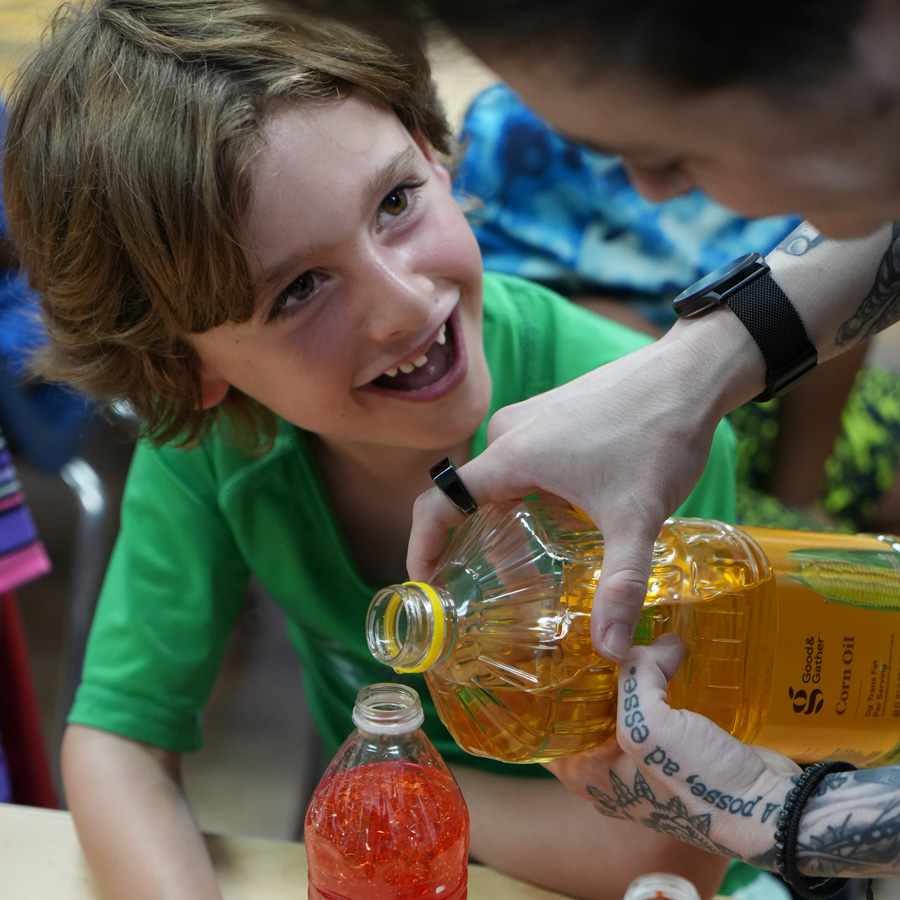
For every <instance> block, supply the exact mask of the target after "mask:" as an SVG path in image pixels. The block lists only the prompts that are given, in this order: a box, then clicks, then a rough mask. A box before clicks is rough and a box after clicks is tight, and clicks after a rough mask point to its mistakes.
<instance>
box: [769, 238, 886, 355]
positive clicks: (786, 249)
mask: <svg viewBox="0 0 900 900" xmlns="http://www.w3.org/2000/svg"><path fill="white" fill-rule="evenodd" d="M766 261H767V262H768V263H769V265H770V266H771V267H772V275H773V276H774V277H775V279H776V280H777V281H778V283H779V284H780V285H781V287H782V289H783V290H784V291H785V293H786V294H787V295H788V296H789V297H790V298H791V302H792V303H793V304H794V306H795V307H796V308H797V311H798V312H799V313H800V317H801V318H802V319H803V322H804V324H805V326H806V330H807V332H808V333H809V337H810V340H811V341H812V342H813V343H814V344H815V345H816V349H817V350H818V352H819V359H820V360H825V359H830V358H831V357H833V356H837V355H838V354H839V353H843V352H844V351H845V350H847V349H848V348H849V347H852V346H854V345H855V344H858V343H859V342H860V341H864V340H866V339H867V338H870V337H871V336H872V335H873V334H876V333H877V332H879V331H882V330H883V329H885V328H887V327H888V326H889V325H892V324H893V323H894V322H896V321H897V320H898V319H900V222H895V223H894V224H893V225H886V226H885V227H884V228H881V229H879V230H878V231H877V232H875V233H874V234H873V235H870V236H869V237H867V238H861V239H859V240H854V241H831V240H827V239H825V238H823V237H822V236H821V235H820V234H819V233H818V232H817V231H816V230H815V229H814V228H813V227H812V226H811V225H810V224H809V223H807V222H804V223H803V224H802V225H800V226H799V227H798V228H797V229H796V230H794V231H793V232H791V234H789V235H788V236H787V237H786V238H785V239H784V240H783V241H782V242H781V243H780V244H779V245H778V246H777V247H776V248H775V249H774V250H773V251H772V252H771V253H770V254H769V255H768V257H766Z"/></svg>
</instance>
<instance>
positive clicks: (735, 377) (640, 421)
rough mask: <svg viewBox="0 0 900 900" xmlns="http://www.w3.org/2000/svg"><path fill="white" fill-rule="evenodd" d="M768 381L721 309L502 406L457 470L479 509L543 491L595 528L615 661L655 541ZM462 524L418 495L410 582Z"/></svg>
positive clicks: (605, 633) (627, 636)
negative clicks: (726, 420) (727, 425)
mask: <svg viewBox="0 0 900 900" xmlns="http://www.w3.org/2000/svg"><path fill="white" fill-rule="evenodd" d="M741 359H744V360H745V362H744V364H743V368H742V366H741V364H740V360H741ZM761 382H762V362H761V356H760V355H759V351H758V350H757V349H756V346H755V345H754V344H753V343H752V340H751V339H750V338H749V335H748V334H747V331H746V329H744V328H743V326H741V324H740V322H739V321H738V319H737V317H735V316H734V315H732V313H731V312H730V311H729V310H724V315H722V313H721V312H718V311H717V312H714V313H711V314H710V315H708V316H705V317H704V318H703V319H698V320H696V321H694V322H692V323H689V324H687V323H678V324H676V325H675V326H674V327H673V328H672V330H671V331H669V332H668V334H666V335H665V336H664V337H663V338H662V339H660V340H659V341H657V342H656V343H654V344H650V345H648V346H646V347H643V348H642V349H640V350H637V351H635V352H634V353H631V354H629V355H628V356H625V357H623V358H622V359H618V360H615V361H614V362H611V363H609V364H607V365H605V366H602V367H601V368H599V369H596V370H595V371H593V372H590V373H588V374H586V375H583V376H582V377H581V378H578V379H576V380H575V381H572V382H570V383H568V384H566V385H563V386H561V387H558V388H556V389H554V390H552V391H549V392H547V393H545V394H540V395H538V396H536V397H532V398H531V399H529V400H525V401H524V402H522V403H517V404H515V405H513V406H509V407H506V408H504V409H501V410H500V411H499V412H497V413H496V414H495V415H494V417H493V418H492V419H491V422H490V426H489V429H488V442H489V446H488V448H487V449H486V450H485V452H484V453H482V454H481V455H479V456H477V457H476V458H474V459H472V460H471V461H470V462H468V463H466V464H465V465H463V466H460V467H459V474H460V477H461V478H462V479H463V481H464V482H465V484H466V487H467V488H468V490H469V493H470V494H471V495H472V497H473V498H474V499H475V501H476V502H477V503H480V504H483V503H487V502H489V501H499V500H509V499H516V498H519V497H523V496H526V495H528V494H530V493H533V492H534V491H535V490H541V491H547V492H549V493H552V494H556V495H558V496H560V497H563V498H565V499H566V500H568V501H569V502H570V503H572V504H574V505H575V506H577V507H579V508H580V509H582V510H583V511H584V512H585V513H587V514H588V515H589V516H590V517H591V518H592V519H593V521H594V522H595V523H596V524H597V526H598V528H599V529H600V530H601V532H602V533H603V536H604V541H605V550H604V559H603V567H602V572H601V576H600V580H599V582H598V585H597V592H596V596H595V602H594V607H593V619H592V637H593V641H594V645H595V646H596V648H597V650H598V651H599V652H600V653H602V654H603V655H604V656H606V657H607V658H610V659H613V660H621V659H622V658H623V657H624V655H625V653H626V652H627V651H628V648H629V646H630V644H631V637H632V634H633V632H634V627H635V625H636V623H637V619H638V616H639V614H640V610H641V606H642V604H643V602H644V598H645V596H646V593H647V581H648V578H649V574H650V560H651V553H652V549H653V543H654V541H655V539H656V537H657V535H658V534H659V531H660V529H661V528H662V525H663V522H664V521H665V520H666V518H667V517H668V516H670V515H671V514H672V513H673V512H674V510H675V509H677V508H678V506H680V505H681V503H682V502H683V501H684V500H685V498H686V497H687V495H688V494H689V493H690V491H691V489H692V488H693V487H694V485H695V484H696V482H697V480H698V478H699V477H700V475H701V474H702V472H703V468H704V466H705V464H706V461H707V458H708V456H709V450H710V445H711V443H712V438H713V434H714V432H715V428H716V425H717V424H718V422H719V420H720V419H721V417H722V416H723V415H724V414H725V413H726V412H728V411H729V410H731V409H732V408H734V406H736V405H738V404H739V403H740V402H742V401H743V400H745V399H748V398H749V397H751V396H753V394H754V393H755V392H758V391H759V390H760V389H761V386H762V384H761ZM462 519H463V517H462V515H461V514H460V513H459V512H458V511H457V510H456V509H455V507H453V505H452V504H451V503H450V502H449V501H448V500H447V499H446V498H445V497H444V496H443V494H441V493H440V492H439V491H438V490H437V489H432V490H431V491H428V492H427V493H425V494H423V495H422V496H420V497H419V498H418V500H417V501H416V503H415V506H414V509H413V527H412V535H411V538H410V544H409V553H408V557H407V568H408V571H409V574H410V576H411V577H412V578H414V579H427V578H428V577H429V576H430V575H431V574H432V572H433V570H434V566H435V563H436V562H437V559H438V557H439V556H440V553H441V551H442V549H443V547H444V544H445V542H446V539H447V533H448V531H449V530H450V529H452V528H454V527H455V526H457V525H458V524H459V523H460V522H461V521H462Z"/></svg>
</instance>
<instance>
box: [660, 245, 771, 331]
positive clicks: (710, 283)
mask: <svg viewBox="0 0 900 900" xmlns="http://www.w3.org/2000/svg"><path fill="white" fill-rule="evenodd" d="M768 271H769V267H768V265H766V262H765V260H764V259H763V257H762V254H760V253H747V254H745V255H744V256H741V257H738V258H737V259H735V260H732V261H731V262H730V263H726V264H725V265H724V266H719V268H718V269H714V270H713V271H712V272H710V273H709V275H705V276H704V277H703V278H701V279H700V280H699V281H697V282H695V283H694V284H692V285H691V286H690V287H689V288H687V289H686V290H684V291H682V292H681V293H680V294H679V295H678V296H677V297H676V298H675V300H674V301H673V304H672V305H673V306H674V307H675V312H676V313H677V314H678V315H679V316H680V317H681V318H683V319H689V318H691V317H693V316H701V315H703V313H705V312H708V311H709V310H710V309H712V308H713V307H714V306H718V305H719V304H720V303H722V302H723V301H724V300H725V298H726V297H728V296H729V295H731V294H732V293H734V292H735V291H736V290H740V288H742V287H743V286H744V285H745V284H746V283H747V282H748V281H752V280H753V279H754V278H756V277H757V276H759V275H762V274H763V273H764V272H768Z"/></svg>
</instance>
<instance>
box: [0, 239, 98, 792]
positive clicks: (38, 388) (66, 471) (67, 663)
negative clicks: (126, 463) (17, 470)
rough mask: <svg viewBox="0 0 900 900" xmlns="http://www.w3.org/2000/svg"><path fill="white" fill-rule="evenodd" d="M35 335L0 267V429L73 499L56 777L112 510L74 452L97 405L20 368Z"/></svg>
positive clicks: (19, 288) (33, 309) (23, 293)
mask: <svg viewBox="0 0 900 900" xmlns="http://www.w3.org/2000/svg"><path fill="white" fill-rule="evenodd" d="M0 235H2V221H0ZM41 340H42V330H41V327H40V323H39V318H38V313H37V303H36V300H35V297H34V295H33V293H32V292H31V290H30V289H29V287H28V285H27V284H26V281H25V278H24V277H23V275H22V274H21V273H20V272H19V271H18V270H16V269H14V268H7V269H6V270H5V271H2V272H0V429H2V431H3V434H4V435H5V437H6V440H7V442H8V443H9V446H10V449H11V450H12V452H13V454H14V455H15V457H16V458H17V460H20V461H22V462H25V463H28V464H29V465H31V466H32V467H33V468H35V469H36V470H39V471H41V472H44V473H50V474H52V475H55V476H58V477H59V478H60V480H61V482H62V483H63V484H65V485H66V487H67V489H68V490H69V491H70V492H71V495H72V496H73V498H74V500H75V504H76V525H75V530H74V533H73V537H72V540H73V546H72V575H71V580H70V582H69V585H68V600H67V604H66V615H67V621H66V624H65V629H64V634H65V643H64V646H63V648H62V659H61V661H60V671H61V678H60V685H59V689H58V706H57V709H58V713H57V722H56V724H55V728H54V732H55V733H53V734H51V735H49V736H48V737H49V740H50V745H51V752H52V754H53V760H54V765H53V768H54V771H55V772H56V773H57V777H58V753H57V751H58V748H59V742H60V740H61V738H62V732H63V729H64V727H65V717H66V716H67V715H68V711H69V708H70V707H71V704H72V700H73V698H74V694H75V689H76V687H77V685H78V681H79V679H80V674H81V667H82V662H83V659H84V648H85V645H86V643H87V635H88V631H89V628H90V623H91V619H92V617H93V613H94V606H95V604H96V600H97V597H98V595H99V593H100V585H101V582H102V579H103V574H104V571H105V569H106V564H107V561H108V558H109V554H110V552H111V549H112V541H113V538H114V534H115V510H111V509H110V504H109V502H108V499H107V493H108V492H107V490H106V488H105V486H104V484H103V482H102V480H101V478H100V476H99V475H98V473H97V472H96V471H95V470H94V469H93V468H92V467H91V465H89V464H88V463H87V462H86V461H85V460H84V459H83V458H81V456H80V453H81V449H82V446H83V444H84V441H85V438H86V437H87V436H88V434H89V433H90V430H91V428H92V426H93V425H94V424H95V423H96V421H97V417H98V415H99V414H98V411H97V409H96V408H95V406H94V405H93V404H92V403H91V402H90V401H89V400H88V399H87V398H86V397H84V396H82V395H80V394H77V393H75V392H74V391H69V390H66V389H65V388H62V387H59V386H57V385H53V384H48V383H46V382H42V381H40V380H36V379H35V378H33V377H32V376H31V375H30V374H29V372H28V357H29V355H30V353H31V351H32V350H33V349H34V348H35V347H36V346H37V345H39V343H40V341H41Z"/></svg>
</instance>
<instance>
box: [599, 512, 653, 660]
mask: <svg viewBox="0 0 900 900" xmlns="http://www.w3.org/2000/svg"><path fill="white" fill-rule="evenodd" d="M663 521H664V519H661V520H660V521H659V523H657V522H640V521H638V520H637V517H631V520H630V521H629V522H625V523H623V524H622V525H620V526H618V527H617V526H616V525H613V524H609V525H604V530H603V548H604V549H603V566H602V568H601V572H600V579H599V581H598V582H597V588H596V591H595V593H594V605H593V608H592V610H591V637H592V640H593V644H594V647H596V649H597V652H598V653H599V654H600V655H601V656H604V657H606V658H607V659H610V660H613V661H614V662H620V661H621V660H623V659H624V658H625V655H626V654H627V653H628V650H629V648H630V647H631V640H632V637H633V635H634V629H635V626H636V625H637V621H638V618H639V617H640V615H641V609H642V608H643V605H644V600H645V599H646V597H647V583H648V581H649V579H650V562H651V558H652V555H653V545H654V542H655V540H656V537H657V535H658V534H659V530H660V528H661V527H662V522H663Z"/></svg>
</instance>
